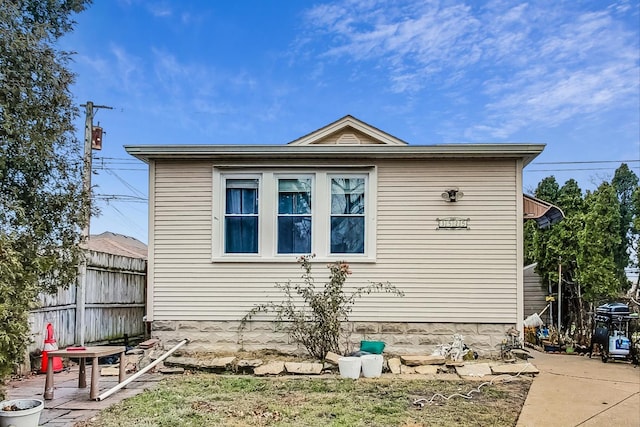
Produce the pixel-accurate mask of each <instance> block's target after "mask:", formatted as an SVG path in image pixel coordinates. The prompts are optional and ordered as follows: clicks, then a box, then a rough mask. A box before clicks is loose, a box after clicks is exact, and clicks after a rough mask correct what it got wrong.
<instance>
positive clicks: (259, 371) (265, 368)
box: [253, 361, 284, 376]
mask: <svg viewBox="0 0 640 427" xmlns="http://www.w3.org/2000/svg"><path fill="white" fill-rule="evenodd" d="M282 373H284V362H282V361H275V362H271V363H267V364H266V365H262V366H258V367H257V368H256V369H254V371H253V374H254V375H257V376H263V375H280V374H282Z"/></svg>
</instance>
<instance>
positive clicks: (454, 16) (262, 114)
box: [60, 0, 640, 242]
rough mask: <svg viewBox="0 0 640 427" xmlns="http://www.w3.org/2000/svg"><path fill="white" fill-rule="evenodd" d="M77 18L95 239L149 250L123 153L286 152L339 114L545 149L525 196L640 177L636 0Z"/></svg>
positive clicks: (127, 11) (138, 166)
mask: <svg viewBox="0 0 640 427" xmlns="http://www.w3.org/2000/svg"><path fill="white" fill-rule="evenodd" d="M76 21H77V22H78V24H77V26H76V29H75V31H74V32H73V33H71V34H69V35H67V36H65V38H64V39H63V40H62V41H61V43H60V45H61V47H62V48H63V49H65V50H70V51H74V52H76V54H75V56H74V61H73V62H72V64H71V68H72V69H73V70H74V71H75V72H76V73H77V81H76V84H75V85H74V86H73V89H72V90H73V94H74V96H75V98H76V100H77V103H78V104H82V103H84V102H86V101H93V102H94V103H95V104H98V105H107V106H111V107H113V110H99V111H98V112H97V114H96V117H95V120H94V123H95V124H97V123H98V122H100V125H101V126H102V127H103V128H104V130H105V132H106V134H105V135H104V138H103V140H104V143H103V145H104V148H103V150H102V151H99V152H94V156H95V157H96V160H95V161H94V167H95V169H96V173H95V174H94V175H93V185H94V186H95V193H96V195H97V200H96V203H97V204H98V206H99V208H100V209H101V211H102V213H101V215H100V216H99V217H96V218H93V219H92V225H91V232H92V233H100V232H103V231H113V232H117V233H121V234H126V235H130V236H133V237H136V238H138V239H140V240H142V241H144V242H147V206H146V197H147V171H146V165H144V164H143V163H141V162H139V161H137V160H136V159H134V158H132V157H130V156H128V154H127V153H126V152H125V151H124V149H123V145H131V144H285V143H287V142H290V141H292V140H294V139H296V138H298V137H300V136H302V135H305V134H307V133H309V132H311V131H313V130H316V129H318V128H320V127H322V126H324V125H326V124H328V123H330V122H333V121H335V120H337V119H339V118H341V117H343V116H344V115H346V114H351V115H353V116H355V117H357V118H359V119H361V120H363V121H365V122H367V123H369V124H371V125H373V126H375V127H377V128H379V129H382V130H384V131H386V132H388V133H390V134H392V135H394V136H396V137H398V138H400V139H403V140H405V141H407V142H409V143H410V144H416V145H423V144H443V143H483V142H492V143H500V142H533V143H545V144H547V147H546V149H545V151H544V153H543V154H542V155H541V156H539V157H538V158H537V159H536V161H535V162H534V163H532V164H531V165H529V166H528V167H527V168H526V169H525V174H524V189H525V191H530V190H532V189H534V188H535V186H536V185H537V183H538V182H539V181H540V180H541V179H542V178H544V177H546V176H549V175H555V176H556V178H557V180H558V181H559V182H560V184H562V183H564V182H565V181H566V180H567V179H569V178H575V179H577V180H578V182H579V184H580V186H581V187H582V188H583V190H587V189H593V188H595V186H596V185H597V184H599V183H600V182H601V181H602V180H603V179H607V180H608V179H610V178H611V177H612V175H613V172H614V170H615V169H616V168H617V167H618V166H619V165H620V162H621V161H627V162H628V164H629V166H630V167H631V168H632V170H634V171H635V172H636V174H638V175H640V161H639V160H640V143H639V138H640V88H639V82H640V65H639V62H640V2H639V1H638V0H620V1H606V0H594V1H578V0H574V1H559V0H536V1H531V2H529V3H525V2H516V1H508V0H497V1H486V2H480V1H467V2H462V1H430V0H423V1H412V0H406V1H405V0H398V1H383V0H335V1H332V0H328V1H324V0H316V1H293V0H291V1H285V0H280V1H275V0H274V1H267V0H237V1H205V0H194V1H187V0H185V1H153V0H96V1H95V3H94V4H93V5H91V6H90V7H89V9H88V10H86V11H85V12H83V13H81V14H79V15H78V16H77V17H76ZM83 123H84V122H83V120H79V121H78V129H79V131H78V137H79V138H82V133H81V132H82V129H83ZM559 162H567V163H559ZM112 196H114V197H112Z"/></svg>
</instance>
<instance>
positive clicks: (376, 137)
mask: <svg viewBox="0 0 640 427" xmlns="http://www.w3.org/2000/svg"><path fill="white" fill-rule="evenodd" d="M311 144H334V145H377V144H383V145H407V143H406V142H404V141H403V140H401V139H398V138H396V137H395V136H393V135H390V134H388V133H386V132H383V131H381V130H380V129H378V128H375V127H373V126H371V125H370V124H367V123H365V122H363V121H362V120H358V119H356V118H355V117H353V116H350V115H346V116H344V117H343V118H341V119H338V120H336V121H335V122H333V123H329V124H328V125H326V126H324V127H321V128H320V129H318V130H316V131H313V132H311V133H309V134H307V135H305V136H302V137H300V138H298V139H296V140H295V141H291V142H290V143H289V145H311Z"/></svg>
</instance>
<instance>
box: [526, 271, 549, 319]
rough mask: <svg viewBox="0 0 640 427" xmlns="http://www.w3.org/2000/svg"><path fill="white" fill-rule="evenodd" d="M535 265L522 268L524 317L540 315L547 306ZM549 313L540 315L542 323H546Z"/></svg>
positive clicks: (544, 291) (544, 292) (544, 290)
mask: <svg viewBox="0 0 640 427" xmlns="http://www.w3.org/2000/svg"><path fill="white" fill-rule="evenodd" d="M535 266H536V264H531V265H528V266H526V267H525V268H524V315H525V317H527V316H530V315H532V314H533V313H538V314H540V313H542V311H543V310H544V309H545V307H546V306H547V301H546V299H545V298H546V296H547V294H548V292H547V290H546V289H545V287H543V286H542V284H541V283H540V276H539V275H538V274H537V273H536V272H535ZM549 314H550V312H549V311H546V312H545V313H544V315H541V316H540V317H541V318H542V320H543V321H548V315H549Z"/></svg>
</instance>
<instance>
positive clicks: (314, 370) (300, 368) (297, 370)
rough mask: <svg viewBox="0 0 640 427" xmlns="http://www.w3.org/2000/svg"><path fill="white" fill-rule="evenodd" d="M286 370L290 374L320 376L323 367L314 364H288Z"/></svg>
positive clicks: (320, 364) (285, 366) (319, 364)
mask: <svg viewBox="0 0 640 427" xmlns="http://www.w3.org/2000/svg"><path fill="white" fill-rule="evenodd" d="M284 368H285V369H286V370H287V372H288V373H290V374H302V375H320V373H322V368H323V365H322V363H312V362H286V363H285V364H284Z"/></svg>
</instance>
